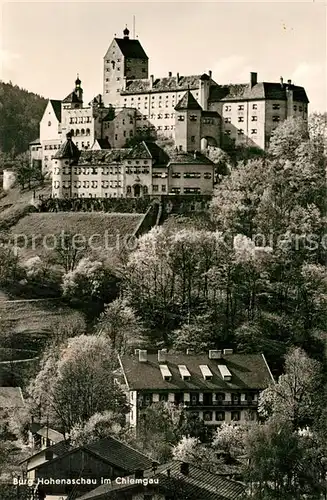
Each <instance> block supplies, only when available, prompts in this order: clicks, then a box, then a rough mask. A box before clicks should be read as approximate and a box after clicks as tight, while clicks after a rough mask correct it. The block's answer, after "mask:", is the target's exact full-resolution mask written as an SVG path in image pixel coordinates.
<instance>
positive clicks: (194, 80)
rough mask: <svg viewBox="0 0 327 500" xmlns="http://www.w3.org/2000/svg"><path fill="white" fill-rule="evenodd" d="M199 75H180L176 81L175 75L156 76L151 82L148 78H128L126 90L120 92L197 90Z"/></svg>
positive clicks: (122, 93)
mask: <svg viewBox="0 0 327 500" xmlns="http://www.w3.org/2000/svg"><path fill="white" fill-rule="evenodd" d="M200 78H201V75H191V76H180V77H179V79H178V81H177V76H169V77H166V78H157V79H155V80H154V82H153V88H152V89H151V82H150V80H149V79H143V80H129V81H127V84H126V90H125V91H123V92H121V95H125V94H126V95H127V94H137V93H144V92H180V91H182V90H197V89H198V88H199V81H200Z"/></svg>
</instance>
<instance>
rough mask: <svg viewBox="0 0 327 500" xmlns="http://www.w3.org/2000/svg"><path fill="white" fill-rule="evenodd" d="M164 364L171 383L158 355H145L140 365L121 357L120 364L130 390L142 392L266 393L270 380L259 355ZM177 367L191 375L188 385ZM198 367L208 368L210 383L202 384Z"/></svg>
mask: <svg viewBox="0 0 327 500" xmlns="http://www.w3.org/2000/svg"><path fill="white" fill-rule="evenodd" d="M167 359H168V361H167V363H160V364H166V365H167V366H168V368H169V370H170V372H171V374H172V379H171V381H167V380H164V379H163V377H162V375H161V372H160V368H159V362H158V359H157V354H149V353H148V361H147V362H139V360H138V357H137V356H136V355H129V356H128V355H125V356H122V358H121V362H122V365H123V368H124V372H125V375H126V378H127V381H128V385H129V388H130V389H133V390H141V389H149V390H150V389H151V390H161V389H166V390H171V391H174V390H175V389H176V390H187V391H192V390H203V389H207V390H211V391H213V390H230V389H243V388H244V389H257V390H261V389H265V388H266V387H267V386H268V385H269V384H270V383H271V382H272V378H271V375H270V372H269V369H268V368H267V365H266V361H265V358H264V356H263V355H261V354H230V355H228V356H227V355H226V356H225V357H224V358H223V359H209V358H208V355H206V354H199V355H192V354H189V355H188V354H168V358H167ZM218 364H224V365H226V367H227V368H228V370H229V371H230V372H231V374H232V379H231V382H227V381H224V380H223V378H222V376H221V374H220V371H219V369H218ZM178 365H186V367H187V369H188V370H189V372H190V374H191V379H190V380H189V381H187V380H183V379H182V378H181V375H180V373H179V370H178ZM200 365H207V366H208V367H209V369H210V370H211V372H212V374H213V377H212V380H204V378H203V375H202V373H201V370H200V368H199V366H200Z"/></svg>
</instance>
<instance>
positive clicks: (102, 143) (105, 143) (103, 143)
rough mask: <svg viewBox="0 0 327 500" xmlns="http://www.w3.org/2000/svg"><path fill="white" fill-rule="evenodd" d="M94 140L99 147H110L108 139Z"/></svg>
mask: <svg viewBox="0 0 327 500" xmlns="http://www.w3.org/2000/svg"><path fill="white" fill-rule="evenodd" d="M95 142H97V143H98V144H99V146H100V148H101V149H111V146H110V143H109V141H108V139H96V140H95Z"/></svg>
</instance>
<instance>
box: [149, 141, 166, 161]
mask: <svg viewBox="0 0 327 500" xmlns="http://www.w3.org/2000/svg"><path fill="white" fill-rule="evenodd" d="M145 143H146V147H147V149H148V151H149V152H150V154H151V157H152V165H153V166H154V167H155V166H158V165H160V166H162V165H167V164H168V163H169V156H168V154H167V153H166V151H164V150H163V149H162V148H161V147H160V146H158V144H156V143H155V142H148V141H145Z"/></svg>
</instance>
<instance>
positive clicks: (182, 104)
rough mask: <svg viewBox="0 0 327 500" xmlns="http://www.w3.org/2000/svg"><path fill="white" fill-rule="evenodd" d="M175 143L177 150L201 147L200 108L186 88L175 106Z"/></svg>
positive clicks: (190, 149)
mask: <svg viewBox="0 0 327 500" xmlns="http://www.w3.org/2000/svg"><path fill="white" fill-rule="evenodd" d="M175 111H176V113H175V143H176V146H177V148H178V149H179V150H181V151H186V152H191V151H200V148H201V113H202V108H201V106H200V104H199V103H198V102H197V100H196V99H195V97H194V96H193V94H192V93H191V92H190V90H188V91H187V92H186V93H185V94H184V96H183V97H182V99H181V100H180V101H179V102H178V103H177V105H176V107H175Z"/></svg>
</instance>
